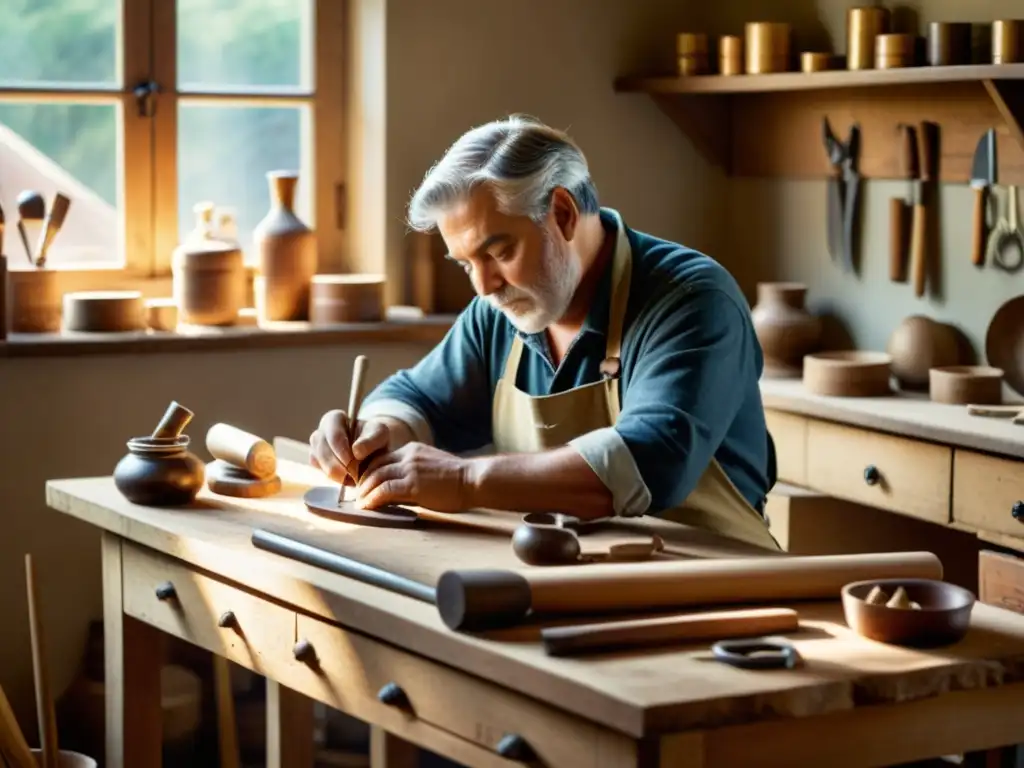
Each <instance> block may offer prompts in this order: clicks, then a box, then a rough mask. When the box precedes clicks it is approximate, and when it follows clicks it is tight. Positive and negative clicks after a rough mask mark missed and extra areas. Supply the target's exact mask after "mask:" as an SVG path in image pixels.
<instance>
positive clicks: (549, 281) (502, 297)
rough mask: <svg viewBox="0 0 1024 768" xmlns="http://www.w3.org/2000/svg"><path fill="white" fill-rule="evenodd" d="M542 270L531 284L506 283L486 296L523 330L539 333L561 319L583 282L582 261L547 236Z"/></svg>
mask: <svg viewBox="0 0 1024 768" xmlns="http://www.w3.org/2000/svg"><path fill="white" fill-rule="evenodd" d="M543 247H544V252H543V254H542V257H541V274H540V276H539V277H538V278H537V281H536V282H535V283H534V284H533V285H532V286H530V287H529V288H517V287H515V286H512V285H506V286H505V287H504V288H502V289H501V290H500V291H498V292H497V293H492V294H491V295H489V296H488V297H487V301H489V302H490V303H491V306H493V307H494V308H495V309H499V310H501V311H502V312H503V313H504V314H505V317H507V318H508V319H509V322H511V323H512V325H514V326H515V327H516V328H518V329H519V330H520V331H522V332H523V333H540V332H541V331H543V330H544V329H545V328H547V327H548V326H549V325H551V324H552V323H556V322H558V321H559V320H561V319H562V317H563V316H564V315H565V313H566V311H567V310H568V309H569V304H570V303H571V302H572V297H573V296H574V295H575V293H576V288H577V287H578V286H579V283H580V273H581V269H580V263H579V261H578V260H577V259H575V258H573V255H572V253H570V252H569V249H568V248H566V249H564V250H562V249H559V247H558V244H557V243H556V242H555V240H554V239H553V238H551V237H550V236H548V235H545V237H544V246H543Z"/></svg>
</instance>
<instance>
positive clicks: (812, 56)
mask: <svg viewBox="0 0 1024 768" xmlns="http://www.w3.org/2000/svg"><path fill="white" fill-rule="evenodd" d="M827 69H832V54H831V53H825V52H822V51H804V52H803V53H801V54H800V71H801V72H824V71H825V70H827Z"/></svg>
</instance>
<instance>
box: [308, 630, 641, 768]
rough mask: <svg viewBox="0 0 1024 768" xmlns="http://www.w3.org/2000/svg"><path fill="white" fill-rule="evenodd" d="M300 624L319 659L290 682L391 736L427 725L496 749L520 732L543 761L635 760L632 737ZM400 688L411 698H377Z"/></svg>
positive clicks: (591, 767)
mask: <svg viewBox="0 0 1024 768" xmlns="http://www.w3.org/2000/svg"><path fill="white" fill-rule="evenodd" d="M297 629H298V637H299V639H300V641H301V640H307V641H308V642H309V643H310V644H311V645H312V646H313V649H314V651H315V653H316V662H315V664H313V665H310V666H309V667H308V668H306V669H304V670H302V671H303V672H304V674H301V675H292V676H291V677H290V685H292V687H294V688H295V689H296V690H299V691H301V692H302V693H305V694H306V695H307V696H310V697H312V698H315V699H318V700H320V701H323V702H325V703H327V704H328V705H329V706H334V707H336V708H339V709H342V710H343V711H345V712H348V713H349V714H350V715H352V716H354V717H356V718H358V719H360V720H363V721H365V722H371V723H377V724H379V725H380V726H381V727H383V728H385V729H386V730H388V731H390V732H392V733H396V734H399V735H401V734H403V731H404V730H405V729H408V728H411V727H415V726H416V724H417V723H420V724H423V725H430V726H434V727H436V728H439V729H442V730H444V731H447V732H448V733H451V734H453V735H455V736H457V737H460V738H462V739H465V740H466V741H469V742H471V743H473V744H475V745H477V746H479V747H481V748H483V749H486V750H489V751H495V750H496V749H497V747H498V744H499V743H500V742H501V740H502V739H503V738H504V737H506V736H508V735H510V734H518V735H520V736H521V737H522V738H524V739H525V740H526V742H527V743H528V744H529V746H530V747H531V748H532V749H533V750H534V751H535V752H536V753H537V755H538V756H539V758H540V759H539V760H538V764H540V765H572V766H578V768H605V767H607V768H611V767H612V766H621V765H633V764H635V762H636V759H637V758H636V748H635V742H633V741H632V740H631V739H629V738H628V737H626V736H624V735H619V734H615V733H613V732H611V731H608V730H605V729H601V728H597V727H596V726H594V725H592V724H590V723H588V722H587V721H586V720H583V719H581V718H578V717H575V716H574V715H571V714H569V713H567V712H563V711H561V710H558V709H555V708H554V707H552V706H549V705H548V704H547V703H545V702H541V701H537V700H536V699H532V698H529V697H526V696H523V695H521V694H518V693H515V692H514V691H511V690H509V689H507V688H504V687H502V686H499V685H496V684H494V683H491V682H489V681H486V680H482V679H480V678H478V677H475V676H472V675H468V674H466V673H464V672H461V671H459V670H458V669H454V668H452V667H449V666H446V665H444V664H439V663H437V662H434V661H431V660H429V659H425V658H423V657H421V656H417V655H415V654H411V653H407V652H405V651H402V650H399V649H398V648H395V647H393V646H390V645H386V644H384V643H382V642H379V641H378V640H375V639H373V638H370V637H367V636H365V635H361V634H358V633H354V632H349V631H347V630H345V629H343V628H341V627H338V626H335V625H333V624H328V623H326V622H323V621H320V620H318V619H313V618H311V617H307V616H305V615H302V614H300V615H299V616H298V624H297ZM394 686H397V687H398V689H400V691H401V693H402V694H403V695H404V701H394V702H393V703H390V704H389V703H385V702H383V701H381V700H380V699H379V698H378V695H379V694H381V692H382V691H383V690H384V689H385V688H389V689H390V690H392V691H393V690H395V688H394ZM517 764H518V763H517Z"/></svg>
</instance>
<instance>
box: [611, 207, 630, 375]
mask: <svg viewBox="0 0 1024 768" xmlns="http://www.w3.org/2000/svg"><path fill="white" fill-rule="evenodd" d="M615 223H616V225H617V227H618V237H617V240H616V243H615V255H614V256H613V257H612V289H611V304H610V307H609V311H608V336H607V340H606V343H605V358H606V359H608V360H610V359H614V360H616V361H619V360H620V359H621V357H622V325H623V323H624V322H625V319H626V307H627V306H628V304H629V282H630V274H631V272H632V261H633V260H632V254H631V253H630V248H629V239H628V238H627V237H626V227H625V225H624V224H623V223H622V217H621V216H619V214H618V212H617V211H616V212H615Z"/></svg>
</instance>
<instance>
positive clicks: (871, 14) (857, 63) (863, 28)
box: [846, 6, 891, 69]
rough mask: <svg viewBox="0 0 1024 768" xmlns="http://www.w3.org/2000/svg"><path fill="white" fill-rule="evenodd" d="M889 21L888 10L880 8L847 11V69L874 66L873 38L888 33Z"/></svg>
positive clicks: (872, 7)
mask: <svg viewBox="0 0 1024 768" xmlns="http://www.w3.org/2000/svg"><path fill="white" fill-rule="evenodd" d="M890 19H891V17H890V15H889V9H888V8H882V7H880V6H871V7H861V8H851V9H850V10H849V11H847V14H846V68H847V69H871V68H872V67H874V66H875V38H876V37H878V35H884V34H886V33H887V32H888V31H889V24H890Z"/></svg>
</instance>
